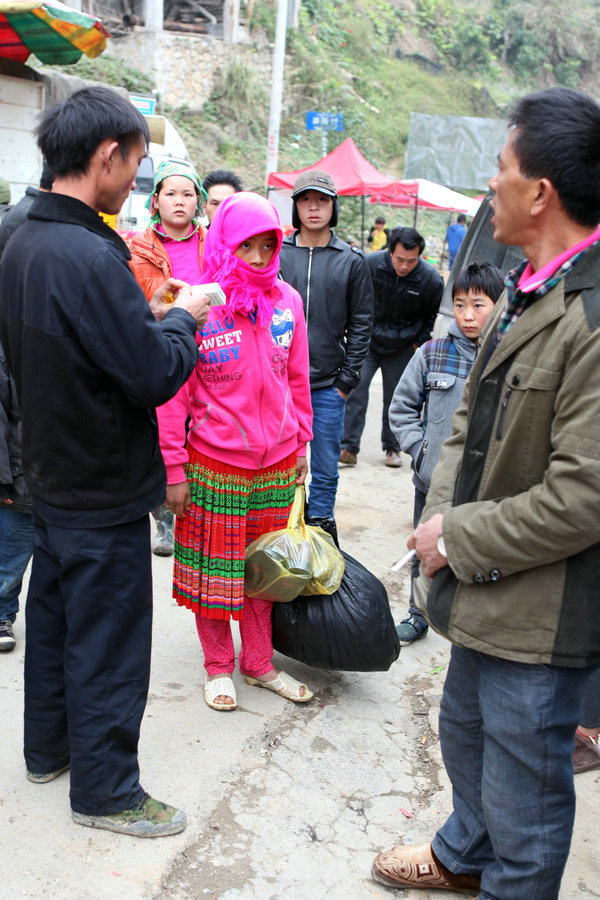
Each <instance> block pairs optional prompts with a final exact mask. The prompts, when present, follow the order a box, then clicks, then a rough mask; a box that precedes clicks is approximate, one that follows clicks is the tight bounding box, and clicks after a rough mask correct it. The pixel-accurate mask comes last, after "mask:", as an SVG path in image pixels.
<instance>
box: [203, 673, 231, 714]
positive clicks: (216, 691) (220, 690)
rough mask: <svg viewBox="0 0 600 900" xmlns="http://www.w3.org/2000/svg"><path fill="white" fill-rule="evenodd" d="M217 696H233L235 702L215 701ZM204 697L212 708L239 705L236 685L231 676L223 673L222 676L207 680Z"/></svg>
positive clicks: (221, 708)
mask: <svg viewBox="0 0 600 900" xmlns="http://www.w3.org/2000/svg"><path fill="white" fill-rule="evenodd" d="M215 697H231V699H232V700H233V703H215ZM204 699H205V701H206V704H207V706H210V708H211V709H218V710H228V709H235V708H236V706H237V697H236V693H235V687H234V684H233V681H232V679H231V678H230V676H229V675H223V676H222V677H221V678H214V679H213V680H212V681H205V682H204Z"/></svg>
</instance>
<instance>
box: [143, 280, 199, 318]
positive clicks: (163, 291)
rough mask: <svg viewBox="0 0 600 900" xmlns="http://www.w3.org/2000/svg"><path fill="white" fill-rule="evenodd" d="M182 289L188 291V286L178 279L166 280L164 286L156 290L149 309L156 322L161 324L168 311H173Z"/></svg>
mask: <svg viewBox="0 0 600 900" xmlns="http://www.w3.org/2000/svg"><path fill="white" fill-rule="evenodd" d="M182 288H188V290H189V289H190V286H189V284H187V283H186V282H185V281H180V280H179V279H178V278H167V280H166V281H165V282H164V284H161V286H160V287H159V288H158V289H157V290H156V292H155V293H154V295H153V297H152V300H151V301H150V309H151V311H152V314H153V316H154V318H155V319H156V320H157V321H158V322H162V320H163V319H164V317H165V316H166V314H167V313H168V312H169V310H170V309H173V303H174V302H175V299H176V297H177V294H178V293H179V292H180V291H181V289H182Z"/></svg>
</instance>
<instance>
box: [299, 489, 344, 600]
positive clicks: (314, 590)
mask: <svg viewBox="0 0 600 900" xmlns="http://www.w3.org/2000/svg"><path fill="white" fill-rule="evenodd" d="M298 497H300V498H301V504H300V505H298V504H297V503H296V501H297V500H298ZM293 515H294V516H296V518H292V516H293ZM288 528H291V529H292V530H293V531H296V532H298V533H299V534H301V535H302V536H303V538H304V540H305V541H307V542H308V543H309V544H310V547H311V551H312V555H311V560H312V562H311V566H312V577H311V579H310V581H309V582H308V584H306V585H305V586H304V587H303V588H302V590H301V591H300V593H301V594H303V595H304V596H306V595H310V594H333V593H334V592H335V591H337V590H338V588H339V586H340V584H341V582H342V578H343V575H344V570H345V568H346V563H345V562H344V557H343V556H342V554H341V553H340V551H339V550H338V548H337V547H336V545H335V541H334V540H333V538H332V537H331V535H330V534H327V532H326V531H323V529H322V528H319V527H318V526H316V525H307V524H306V522H305V521H304V485H298V487H297V488H296V497H295V498H294V505H293V506H292V509H291V512H290V517H289V519H288Z"/></svg>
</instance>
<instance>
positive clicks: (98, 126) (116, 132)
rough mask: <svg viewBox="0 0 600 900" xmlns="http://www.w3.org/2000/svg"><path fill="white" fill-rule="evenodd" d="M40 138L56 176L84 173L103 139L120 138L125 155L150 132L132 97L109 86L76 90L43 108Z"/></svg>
mask: <svg viewBox="0 0 600 900" xmlns="http://www.w3.org/2000/svg"><path fill="white" fill-rule="evenodd" d="M36 134H37V141H38V146H39V148H40V150H41V151H42V154H43V156H44V157H45V159H46V161H47V163H48V166H49V167H50V169H51V171H52V173H53V174H54V177H55V178H56V177H57V176H66V175H83V174H85V172H87V170H88V168H89V165H90V161H91V159H92V156H93V155H94V153H95V152H96V150H97V148H98V146H99V145H100V144H101V143H102V141H104V140H107V139H111V140H114V141H117V143H118V145H119V150H120V152H121V156H122V157H123V159H127V157H128V156H129V150H130V147H131V144H132V142H133V141H135V140H139V138H143V139H144V140H145V141H146V144H148V141H149V140H150V135H149V132H148V125H147V124H146V120H145V119H144V117H143V115H142V114H141V113H140V112H138V110H137V109H136V108H135V106H133V105H132V104H131V103H130V102H129V100H126V99H125V98H124V97H121V95H120V94H119V93H117V91H113V90H111V89H110V88H108V87H89V88H82V90H80V91H75V93H74V94H71V96H70V97H67V99H66V100H64V101H63V102H62V103H57V104H55V105H54V106H51V107H50V108H49V109H47V110H44V112H43V113H42V114H41V116H40V119H39V124H38V126H37V128H36Z"/></svg>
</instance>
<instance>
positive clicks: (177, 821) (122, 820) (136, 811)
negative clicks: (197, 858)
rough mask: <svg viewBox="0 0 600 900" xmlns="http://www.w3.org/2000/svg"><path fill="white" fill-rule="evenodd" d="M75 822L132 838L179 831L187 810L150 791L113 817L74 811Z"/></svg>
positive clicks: (164, 834)
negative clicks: (157, 797)
mask: <svg viewBox="0 0 600 900" xmlns="http://www.w3.org/2000/svg"><path fill="white" fill-rule="evenodd" d="M73 821H74V822H76V823H77V824H78V825H89V826H90V828H104V829H105V830H106V831H116V832H118V833H119V834H130V835H132V836H133V837H142V838H154V837H165V836H166V835H168V834H179V832H180V831H183V829H184V828H185V826H186V824H187V823H186V818H185V813H184V812H183V810H181V809H175V807H174V806H167V804H166V803H161V802H160V800H154V799H153V798H152V797H150V796H149V794H146V796H145V797H142V799H141V800H140V802H139V803H138V804H136V806H132V808H131V809H124V810H123V812H120V813H114V814H113V815H110V816H88V815H86V814H85V813H80V812H75V811H74V810H73Z"/></svg>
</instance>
